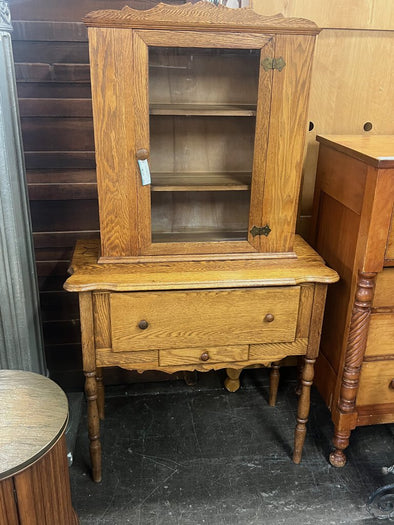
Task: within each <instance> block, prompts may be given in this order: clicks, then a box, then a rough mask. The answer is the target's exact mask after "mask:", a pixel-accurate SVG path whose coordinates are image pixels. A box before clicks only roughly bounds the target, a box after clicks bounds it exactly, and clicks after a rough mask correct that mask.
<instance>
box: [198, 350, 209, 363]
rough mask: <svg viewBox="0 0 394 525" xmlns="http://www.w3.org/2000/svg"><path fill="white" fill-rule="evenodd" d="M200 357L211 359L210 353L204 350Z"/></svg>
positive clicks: (204, 359)
mask: <svg viewBox="0 0 394 525" xmlns="http://www.w3.org/2000/svg"><path fill="white" fill-rule="evenodd" d="M200 359H201V361H208V359H209V354H208V352H203V353H202V354H201V356H200Z"/></svg>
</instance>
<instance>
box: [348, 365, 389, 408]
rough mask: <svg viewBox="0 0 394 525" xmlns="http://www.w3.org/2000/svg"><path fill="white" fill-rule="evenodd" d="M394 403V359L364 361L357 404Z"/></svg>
mask: <svg viewBox="0 0 394 525" xmlns="http://www.w3.org/2000/svg"><path fill="white" fill-rule="evenodd" d="M386 403H393V404H394V360H384V361H370V362H366V363H363V366H362V369H361V376H360V386H359V390H358V394H357V406H362V405H380V404H386Z"/></svg>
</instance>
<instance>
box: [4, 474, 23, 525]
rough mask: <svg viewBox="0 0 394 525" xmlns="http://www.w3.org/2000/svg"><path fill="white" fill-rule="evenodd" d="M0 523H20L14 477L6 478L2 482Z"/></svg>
mask: <svg viewBox="0 0 394 525" xmlns="http://www.w3.org/2000/svg"><path fill="white" fill-rule="evenodd" d="M0 523H4V525H19V523H20V522H19V517H18V508H17V506H16V501H15V494H14V481H13V479H12V478H8V479H4V480H3V481H1V483H0Z"/></svg>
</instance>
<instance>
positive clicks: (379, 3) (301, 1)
mask: <svg viewBox="0 0 394 525" xmlns="http://www.w3.org/2000/svg"><path fill="white" fill-rule="evenodd" d="M252 6H253V8H254V10H255V11H256V12H257V13H260V14H262V15H268V14H271V13H283V14H284V15H285V16H302V17H306V18H309V19H310V20H313V21H314V22H315V23H316V24H317V25H318V26H319V27H321V28H343V29H385V30H392V29H394V11H393V6H392V5H391V4H390V3H388V2H386V1H385V0H353V1H352V2H342V1H341V0H333V1H331V2H330V3H329V4H328V3H326V2H324V1H323V0H318V1H316V0H292V1H291V2H289V1H288V0H253V2H252Z"/></svg>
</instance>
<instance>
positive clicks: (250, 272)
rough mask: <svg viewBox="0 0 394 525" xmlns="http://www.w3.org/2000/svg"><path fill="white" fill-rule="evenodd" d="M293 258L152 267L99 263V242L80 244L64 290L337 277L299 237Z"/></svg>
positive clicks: (248, 283)
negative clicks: (295, 255)
mask: <svg viewBox="0 0 394 525" xmlns="http://www.w3.org/2000/svg"><path fill="white" fill-rule="evenodd" d="M294 249H295V252H296V254H297V257H294V258H288V259H286V258H280V257H276V258H272V259H263V260H259V259H254V260H246V259H243V260H227V261H187V262H180V261H177V262H166V263H162V262H153V263H145V262H144V263H141V262H135V263H116V264H114V263H97V259H98V257H99V240H98V239H93V240H92V239H91V240H86V241H82V240H81V241H79V242H78V243H77V246H76V248H75V252H74V256H73V260H72V264H71V268H70V272H71V274H72V275H71V277H69V278H68V279H67V281H66V283H65V285H64V288H65V289H66V290H68V291H69V292H84V291H92V290H111V291H120V292H125V291H143V290H182V289H183V290H186V289H209V288H234V287H236V288H239V287H257V286H292V285H296V284H301V283H307V282H319V283H327V284H328V283H332V282H336V281H337V280H338V274H337V273H336V272H335V271H334V270H331V268H328V267H327V266H326V265H325V264H324V262H323V260H322V258H321V257H320V256H319V255H318V254H317V253H316V252H315V251H314V250H313V249H312V248H311V247H310V246H309V245H308V244H307V243H306V242H305V241H304V240H303V239H302V238H301V237H299V236H298V235H297V236H296V241H295V246H294Z"/></svg>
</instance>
